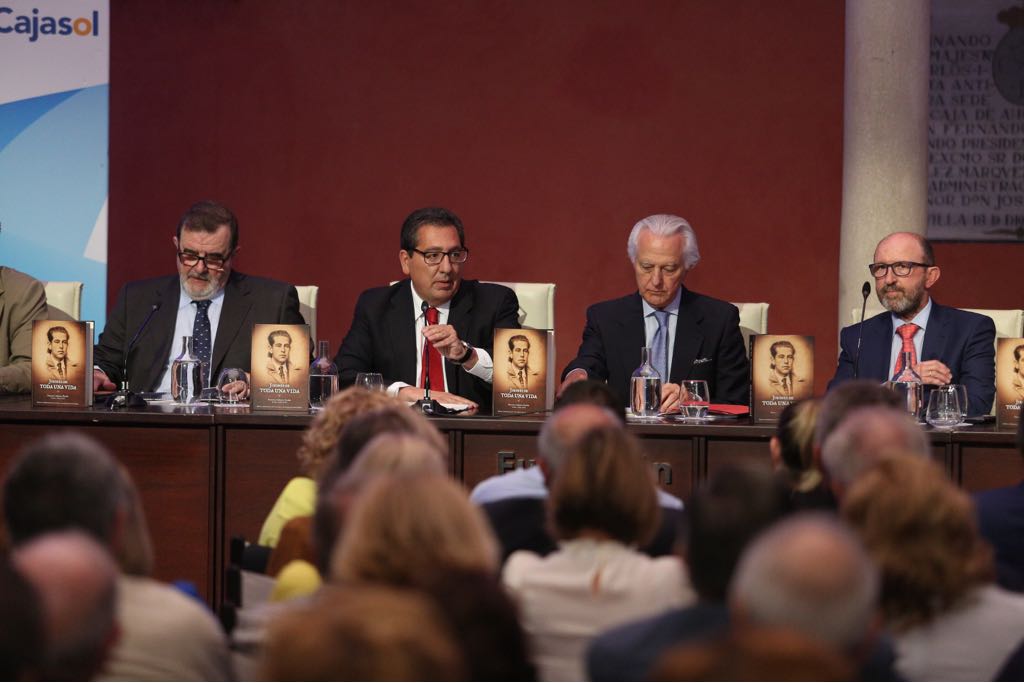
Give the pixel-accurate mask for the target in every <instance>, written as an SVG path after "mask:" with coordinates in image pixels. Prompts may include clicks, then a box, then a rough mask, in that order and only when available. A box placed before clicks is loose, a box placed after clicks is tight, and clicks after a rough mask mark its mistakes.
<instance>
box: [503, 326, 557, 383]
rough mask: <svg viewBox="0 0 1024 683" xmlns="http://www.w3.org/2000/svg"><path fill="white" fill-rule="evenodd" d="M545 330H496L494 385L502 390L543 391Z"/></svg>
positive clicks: (545, 363) (545, 356)
mask: <svg viewBox="0 0 1024 683" xmlns="http://www.w3.org/2000/svg"><path fill="white" fill-rule="evenodd" d="M546 335H547V332H546V331H545V330H496V331H495V336H494V388H495V389H496V390H497V391H504V392H509V391H512V392H517V393H518V392H525V393H543V391H544V381H545V377H546V374H547V354H546V353H545V351H546V344H547V336H546Z"/></svg>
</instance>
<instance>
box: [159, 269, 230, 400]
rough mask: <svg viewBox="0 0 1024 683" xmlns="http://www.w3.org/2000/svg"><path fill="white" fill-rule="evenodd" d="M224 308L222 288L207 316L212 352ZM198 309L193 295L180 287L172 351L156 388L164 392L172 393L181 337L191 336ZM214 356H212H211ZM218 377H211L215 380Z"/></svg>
mask: <svg viewBox="0 0 1024 683" xmlns="http://www.w3.org/2000/svg"><path fill="white" fill-rule="evenodd" d="M223 308H224V290H223V289H221V290H220V291H219V292H217V294H216V295H215V296H214V297H213V298H211V299H210V308H209V309H207V316H209V318H210V353H211V354H212V353H213V347H214V346H215V345H216V343H217V326H218V325H219V323H220V312H221V310H222V309H223ZM197 310H198V309H197V308H196V306H195V305H194V304H193V303H192V297H190V296H189V295H188V294H187V293H186V292H185V290H184V289H179V294H178V316H177V318H175V320H174V336H173V337H171V339H172V341H171V352H170V355H169V356H167V365H165V366H164V372H163V374H162V375H161V376H160V384H158V385H157V388H156V390H157V391H160V392H164V393H170V391H171V363H173V362H174V359H175V358H177V357H178V356H180V355H181V338H182V337H191V336H192V330H193V329H194V328H195V324H196V311H197ZM211 358H212V356H211ZM213 379H216V378H210V381H213Z"/></svg>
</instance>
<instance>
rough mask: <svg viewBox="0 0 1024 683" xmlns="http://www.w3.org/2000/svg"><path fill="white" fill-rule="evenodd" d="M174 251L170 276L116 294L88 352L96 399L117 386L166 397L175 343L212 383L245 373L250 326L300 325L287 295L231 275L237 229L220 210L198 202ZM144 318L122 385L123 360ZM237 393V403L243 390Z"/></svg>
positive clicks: (281, 288)
mask: <svg viewBox="0 0 1024 683" xmlns="http://www.w3.org/2000/svg"><path fill="white" fill-rule="evenodd" d="M174 247H175V250H176V251H177V259H178V274H177V275H170V276H166V277H160V278H154V279H152V280H142V281H138V282H129V283H128V284H126V285H125V286H124V287H123V288H122V289H121V292H120V293H119V294H118V297H117V303H116V304H115V305H114V308H113V310H112V311H111V312H110V316H109V317H108V319H107V324H106V327H105V329H104V330H103V334H102V335H100V341H99V344H97V346H96V349H95V362H96V365H97V366H98V369H96V370H94V377H95V387H96V389H97V391H103V390H107V391H110V390H113V389H115V388H116V385H115V383H119V382H121V381H123V380H124V379H128V380H130V382H131V388H132V389H133V390H135V391H170V386H171V377H170V375H171V372H170V367H171V362H172V361H173V360H174V358H175V357H177V356H178V355H179V354H180V353H181V350H182V347H181V338H182V337H183V336H191V337H192V338H193V346H194V352H195V354H196V355H197V356H199V357H200V358H201V359H203V360H205V361H206V362H208V363H209V366H210V377H209V378H208V379H210V380H216V378H217V375H218V373H219V372H220V370H221V369H223V368H232V367H234V368H242V369H243V370H245V371H246V372H248V371H249V370H250V367H249V366H250V362H251V353H250V351H251V348H252V327H253V325H254V324H256V323H281V324H295V325H301V324H304V322H305V321H304V320H303V318H302V314H301V313H300V312H299V297H298V295H297V294H296V292H295V287H293V286H291V285H289V284H286V283H284V282H277V281H275V280H267V279H263V278H258V277H253V276H251V275H243V274H242V273H239V272H237V271H235V270H233V268H232V265H233V259H234V258H235V257H236V256H237V254H238V250H239V247H238V221H237V219H236V218H235V215H234V214H233V213H232V212H231V210H230V209H228V208H227V207H226V206H223V205H221V204H218V203H216V202H211V201H204V202H199V203H198V204H195V205H193V206H192V207H191V208H189V210H188V211H186V212H185V215H184V216H182V218H181V220H180V221H179V222H178V230H177V235H176V236H175V238H174ZM150 313H152V314H153V317H152V319H151V320H150V321H149V324H148V325H147V326H146V327H145V329H144V330H143V331H142V333H141V334H140V335H139V339H138V341H137V342H136V343H135V347H134V348H133V349H132V351H131V353H130V354H129V357H128V373H127V374H128V376H127V378H125V377H124V376H123V375H124V371H123V369H122V368H123V364H124V354H125V352H126V350H127V348H128V344H129V343H130V341H131V338H132V337H133V336H134V335H135V334H136V332H137V331H138V330H139V328H140V327H141V326H142V324H143V322H144V321H145V319H146V317H147V316H149V314H150ZM240 393H242V397H243V398H244V397H245V396H246V395H247V394H248V388H246V389H245V390H244V391H240Z"/></svg>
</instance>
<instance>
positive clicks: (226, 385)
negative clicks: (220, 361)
mask: <svg viewBox="0 0 1024 683" xmlns="http://www.w3.org/2000/svg"><path fill="white" fill-rule="evenodd" d="M246 381H247V380H246V377H245V370H243V369H242V368H224V369H223V370H221V371H220V375H218V376H217V389H218V391H219V392H220V400H221V402H222V403H231V404H234V403H238V398H239V396H240V395H241V394H242V392H243V391H245V383H246Z"/></svg>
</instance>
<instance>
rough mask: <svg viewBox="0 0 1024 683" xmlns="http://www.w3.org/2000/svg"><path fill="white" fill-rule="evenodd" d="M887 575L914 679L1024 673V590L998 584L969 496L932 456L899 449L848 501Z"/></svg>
mask: <svg viewBox="0 0 1024 683" xmlns="http://www.w3.org/2000/svg"><path fill="white" fill-rule="evenodd" d="M842 514H843V517H844V518H845V519H846V520H847V522H848V523H849V524H850V525H851V526H852V527H853V528H854V530H855V531H856V532H857V533H858V534H859V535H860V536H861V539H862V540H863V541H864V545H865V547H866V548H867V549H868V552H869V553H870V554H871V556H872V557H873V559H874V560H875V562H876V563H877V565H878V567H879V570H880V571H881V573H882V596H881V603H882V609H883V612H884V615H885V619H886V623H887V626H888V627H889V629H890V630H891V631H892V633H893V636H894V639H895V643H896V669H897V671H898V672H899V673H900V674H902V675H903V676H905V677H906V678H907V679H908V680H976V681H987V680H994V679H996V678H997V676H998V677H999V679H1000V680H1021V676H1022V675H1024V596H1020V595H1016V594H1013V593H1009V592H1007V591H1005V590H1003V589H1001V588H998V587H997V586H995V585H994V583H993V576H994V573H993V566H992V551H991V549H990V548H989V546H988V544H986V543H985V542H984V540H982V538H981V537H980V536H979V535H978V529H977V523H976V521H975V517H974V509H973V505H972V503H971V499H970V498H969V497H968V496H967V494H965V493H964V492H963V491H960V490H959V489H958V488H957V487H956V486H954V485H953V484H952V483H951V482H950V481H949V480H948V479H947V478H946V476H945V475H944V474H943V472H942V471H940V470H939V468H938V467H937V466H936V465H935V464H933V463H932V462H929V461H925V460H922V459H921V458H920V457H917V456H913V455H909V454H897V455H893V456H892V457H887V458H885V459H883V460H880V461H879V462H878V463H876V464H875V465H874V466H873V467H872V468H871V469H870V470H868V471H867V472H865V473H863V474H862V475H861V476H860V477H859V478H858V479H857V480H856V481H855V482H854V483H853V485H852V487H851V488H850V490H849V492H848V494H847V495H846V497H845V498H844V501H843V506H842Z"/></svg>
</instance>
